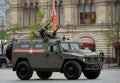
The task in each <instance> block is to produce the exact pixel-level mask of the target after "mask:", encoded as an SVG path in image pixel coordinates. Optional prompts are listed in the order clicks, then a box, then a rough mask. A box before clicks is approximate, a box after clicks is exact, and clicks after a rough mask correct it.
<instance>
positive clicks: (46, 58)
mask: <svg viewBox="0 0 120 83" xmlns="http://www.w3.org/2000/svg"><path fill="white" fill-rule="evenodd" d="M7 54H8V55H7V56H8V58H9V59H10V60H11V62H12V67H13V71H16V74H17V76H18V78H19V79H21V80H29V79H30V78H31V77H32V75H33V71H36V73H37V75H38V77H40V78H41V79H49V78H50V77H51V75H52V73H53V72H60V73H64V75H65V77H66V78H67V79H69V80H76V79H78V78H79V77H80V76H81V73H82V72H83V73H84V75H85V77H87V78H88V79H96V78H97V77H98V76H99V75H100V72H101V68H102V63H101V61H100V58H99V56H97V55H94V54H93V53H92V52H91V51H90V50H82V49H81V47H80V46H79V44H78V42H74V41H70V40H66V41H65V40H64V39H63V40H62V39H58V38H53V39H52V38H46V37H45V38H42V39H41V38H40V39H35V40H20V41H18V42H15V43H13V44H10V45H9V46H8V51H7ZM10 55H11V56H10Z"/></svg>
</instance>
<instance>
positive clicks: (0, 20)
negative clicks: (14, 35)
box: [0, 0, 6, 29]
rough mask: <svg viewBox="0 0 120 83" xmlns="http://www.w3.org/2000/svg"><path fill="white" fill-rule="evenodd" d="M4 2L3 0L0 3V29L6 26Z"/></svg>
mask: <svg viewBox="0 0 120 83" xmlns="http://www.w3.org/2000/svg"><path fill="white" fill-rule="evenodd" d="M5 9H6V8H5V2H4V0H1V1H0V29H2V28H4V26H5V25H6V20H5V19H6V18H5V16H6V15H5V11H6V10H5Z"/></svg>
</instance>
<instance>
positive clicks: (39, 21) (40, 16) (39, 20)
mask: <svg viewBox="0 0 120 83" xmlns="http://www.w3.org/2000/svg"><path fill="white" fill-rule="evenodd" d="M45 13H46V12H45V11H44V10H41V11H39V12H37V13H36V20H35V22H34V23H32V24H31V25H29V26H28V28H29V31H30V34H28V37H29V39H35V37H34V35H33V33H32V32H38V31H39V30H40V28H42V27H43V26H45V25H46V24H47V23H50V21H51V20H50V19H47V20H46V21H44V18H45ZM48 28H49V29H51V26H49V27H48Z"/></svg>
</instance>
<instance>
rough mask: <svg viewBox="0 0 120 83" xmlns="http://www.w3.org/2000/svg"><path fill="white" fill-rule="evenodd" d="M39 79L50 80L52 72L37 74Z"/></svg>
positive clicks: (39, 72) (38, 72)
mask: <svg viewBox="0 0 120 83" xmlns="http://www.w3.org/2000/svg"><path fill="white" fill-rule="evenodd" d="M36 73H37V75H38V77H40V78H41V79H48V78H50V76H51V75H52V72H51V71H49V72H48V71H37V72H36Z"/></svg>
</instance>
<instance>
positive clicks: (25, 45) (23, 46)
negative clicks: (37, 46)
mask: <svg viewBox="0 0 120 83" xmlns="http://www.w3.org/2000/svg"><path fill="white" fill-rule="evenodd" d="M20 47H21V48H28V47H29V45H28V44H24V43H23V44H21V45H20Z"/></svg>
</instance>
